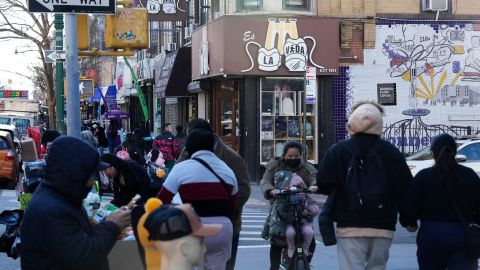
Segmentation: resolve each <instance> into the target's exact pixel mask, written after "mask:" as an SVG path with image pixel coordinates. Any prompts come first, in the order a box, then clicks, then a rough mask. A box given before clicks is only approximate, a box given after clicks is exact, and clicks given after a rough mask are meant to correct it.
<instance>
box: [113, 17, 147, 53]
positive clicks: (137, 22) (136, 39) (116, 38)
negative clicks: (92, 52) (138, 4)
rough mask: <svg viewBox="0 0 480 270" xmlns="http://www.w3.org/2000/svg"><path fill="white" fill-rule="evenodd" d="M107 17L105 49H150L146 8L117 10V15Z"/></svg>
mask: <svg viewBox="0 0 480 270" xmlns="http://www.w3.org/2000/svg"><path fill="white" fill-rule="evenodd" d="M105 17H106V19H105V47H107V48H109V49H127V48H131V49H146V48H148V12H147V9H146V8H117V12H116V13H115V15H109V16H105Z"/></svg>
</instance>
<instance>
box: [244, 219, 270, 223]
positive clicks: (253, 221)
mask: <svg viewBox="0 0 480 270" xmlns="http://www.w3.org/2000/svg"><path fill="white" fill-rule="evenodd" d="M242 222H243V223H265V220H245V219H244V220H243V221H242Z"/></svg>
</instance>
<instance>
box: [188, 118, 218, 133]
mask: <svg viewBox="0 0 480 270" xmlns="http://www.w3.org/2000/svg"><path fill="white" fill-rule="evenodd" d="M198 128H203V129H207V130H212V127H211V126H210V124H209V123H208V122H207V120H205V119H202V118H195V119H193V120H191V121H190V122H188V125H187V132H188V133H190V132H192V131H193V130H195V129H198Z"/></svg>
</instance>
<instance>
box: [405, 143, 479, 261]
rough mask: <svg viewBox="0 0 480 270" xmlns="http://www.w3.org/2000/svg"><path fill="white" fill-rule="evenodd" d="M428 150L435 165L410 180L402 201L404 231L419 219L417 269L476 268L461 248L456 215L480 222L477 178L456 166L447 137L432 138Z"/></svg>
mask: <svg viewBox="0 0 480 270" xmlns="http://www.w3.org/2000/svg"><path fill="white" fill-rule="evenodd" d="M431 150H432V154H433V158H434V160H435V165H434V166H433V167H431V168H427V169H423V170H421V171H420V172H419V173H418V174H417V175H416V176H415V177H414V180H413V183H412V184H411V186H410V189H409V192H408V194H407V197H406V200H405V207H406V209H405V210H406V211H405V212H406V213H408V218H409V222H408V223H409V224H410V226H408V227H407V229H408V230H409V231H412V232H413V231H415V230H416V229H417V220H420V229H419V231H418V235H417V246H418V251H417V258H418V265H419V269H421V270H422V269H423V270H430V269H434V270H441V269H449V270H472V269H477V258H475V257H474V256H471V255H470V254H468V252H467V251H466V249H465V246H464V239H465V233H464V225H463V224H462V223H461V222H460V218H459V215H458V214H457V212H460V214H461V215H463V216H464V217H465V218H466V220H468V221H469V222H472V221H474V222H478V221H480V215H479V214H480V196H479V194H480V178H479V177H478V175H477V174H476V173H475V172H474V171H473V170H472V169H470V168H467V167H465V166H462V165H459V164H457V162H456V160H455V155H456V154H457V145H456V143H455V140H454V139H453V138H452V137H451V136H450V135H447V134H442V135H439V136H438V137H436V138H435V139H434V141H433V143H432V145H431ZM456 209H457V211H456Z"/></svg>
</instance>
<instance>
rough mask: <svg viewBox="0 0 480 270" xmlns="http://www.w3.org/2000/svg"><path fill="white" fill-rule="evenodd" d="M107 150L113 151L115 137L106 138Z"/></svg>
mask: <svg viewBox="0 0 480 270" xmlns="http://www.w3.org/2000/svg"><path fill="white" fill-rule="evenodd" d="M107 140H108V151H110V153H113V152H114V151H115V146H116V145H115V138H108V139H107Z"/></svg>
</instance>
